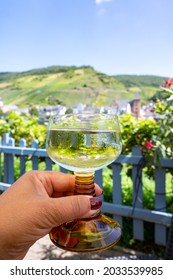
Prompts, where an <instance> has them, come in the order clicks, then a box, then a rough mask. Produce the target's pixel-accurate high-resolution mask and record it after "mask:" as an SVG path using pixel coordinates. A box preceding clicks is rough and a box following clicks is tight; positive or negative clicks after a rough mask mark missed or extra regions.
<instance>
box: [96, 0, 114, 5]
mask: <svg viewBox="0 0 173 280" xmlns="http://www.w3.org/2000/svg"><path fill="white" fill-rule="evenodd" d="M111 1H112V0H96V4H98V5H99V4H102V3H104V2H111Z"/></svg>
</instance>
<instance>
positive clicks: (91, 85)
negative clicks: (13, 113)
mask: <svg viewBox="0 0 173 280" xmlns="http://www.w3.org/2000/svg"><path fill="white" fill-rule="evenodd" d="M163 80H164V78H163V77H155V76H128V75H120V76H108V75H106V74H102V73H99V72H97V71H95V70H94V69H93V68H91V67H79V68H77V67H64V68H63V67H58V66H57V67H49V68H43V69H36V70H31V71H28V72H23V73H0V97H2V99H3V102H4V104H15V105H18V106H20V107H26V106H28V105H31V104H35V105H36V104H37V105H47V104H48V98H50V96H51V97H56V98H57V99H58V100H59V101H60V102H62V103H63V104H64V105H66V106H73V105H76V104H78V103H86V104H88V105H93V104H95V105H97V106H101V105H110V104H111V103H112V101H114V100H121V99H123V100H131V99H133V97H134V94H135V92H139V93H140V95H141V99H142V100H143V101H146V100H147V99H148V98H149V97H151V96H153V95H154V94H155V93H156V91H158V88H159V86H160V84H161V83H162V82H163Z"/></svg>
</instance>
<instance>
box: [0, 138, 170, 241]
mask: <svg viewBox="0 0 173 280" xmlns="http://www.w3.org/2000/svg"><path fill="white" fill-rule="evenodd" d="M0 152H1V174H0V175H1V180H0V181H1V182H0V189H1V190H5V189H7V188H8V187H9V186H10V185H11V184H12V183H13V182H14V180H15V179H16V178H15V170H14V159H15V157H18V159H19V161H20V167H19V168H20V172H19V176H21V175H22V174H23V173H25V172H26V163H27V160H28V156H30V160H31V162H32V167H31V169H33V170H38V169H39V158H40V157H41V158H44V161H45V169H46V170H52V165H53V163H52V161H51V159H50V158H49V157H48V155H47V152H46V150H45V149H39V148H38V142H37V141H33V142H32V145H31V147H26V141H25V139H21V140H20V144H19V146H18V147H16V146H15V141H14V139H12V138H11V137H10V136H9V134H4V135H3V138H2V140H1V143H0ZM142 159H143V157H142V155H141V153H140V149H139V148H138V147H134V148H133V151H132V155H121V156H120V157H119V158H118V159H117V160H116V161H115V162H113V163H112V164H111V166H112V178H113V186H112V203H110V202H106V201H104V198H103V205H102V211H103V212H105V213H111V214H113V216H114V218H116V219H117V220H118V221H119V223H120V224H121V225H122V228H123V217H129V218H132V220H133V236H132V238H134V239H137V240H144V222H145V221H147V222H151V223H153V224H154V227H155V237H154V240H155V243H156V244H160V245H166V243H167V239H168V237H167V236H168V234H167V232H168V228H169V227H170V225H171V219H172V213H168V212H166V207H167V205H166V179H165V178H166V169H169V168H173V160H172V159H166V158H163V159H161V161H160V165H161V167H160V168H159V167H155V202H154V208H155V209H153V210H149V209H144V208H143V194H142V189H143V185H142V181H141V180H140V176H139V175H141V174H142V173H141V172H142V168H143V167H144V166H143V165H142V164H141V162H142ZM123 164H130V165H132V182H133V186H132V196H133V198H132V201H133V205H132V206H129V205H124V204H123V203H122V178H121V170H122V165H123ZM60 171H62V172H67V171H66V170H65V169H63V168H60ZM95 181H96V182H97V183H98V184H99V185H100V186H101V187H102V186H103V181H102V170H99V171H97V172H96V175H95ZM160 194H162V195H160ZM158 209H162V210H160V211H159V210H158Z"/></svg>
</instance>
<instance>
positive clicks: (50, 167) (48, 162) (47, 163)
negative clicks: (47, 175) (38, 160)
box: [45, 157, 52, 170]
mask: <svg viewBox="0 0 173 280" xmlns="http://www.w3.org/2000/svg"><path fill="white" fill-rule="evenodd" d="M45 162H46V170H52V160H51V159H50V158H49V157H46V158H45Z"/></svg>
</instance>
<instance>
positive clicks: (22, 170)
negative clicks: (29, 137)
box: [19, 139, 26, 176]
mask: <svg viewBox="0 0 173 280" xmlns="http://www.w3.org/2000/svg"><path fill="white" fill-rule="evenodd" d="M19 146H20V147H21V148H24V147H26V140H25V139H21V140H20V143H19ZM25 171H26V156H25V155H21V156H20V176H21V175H23V174H24V173H25Z"/></svg>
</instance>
